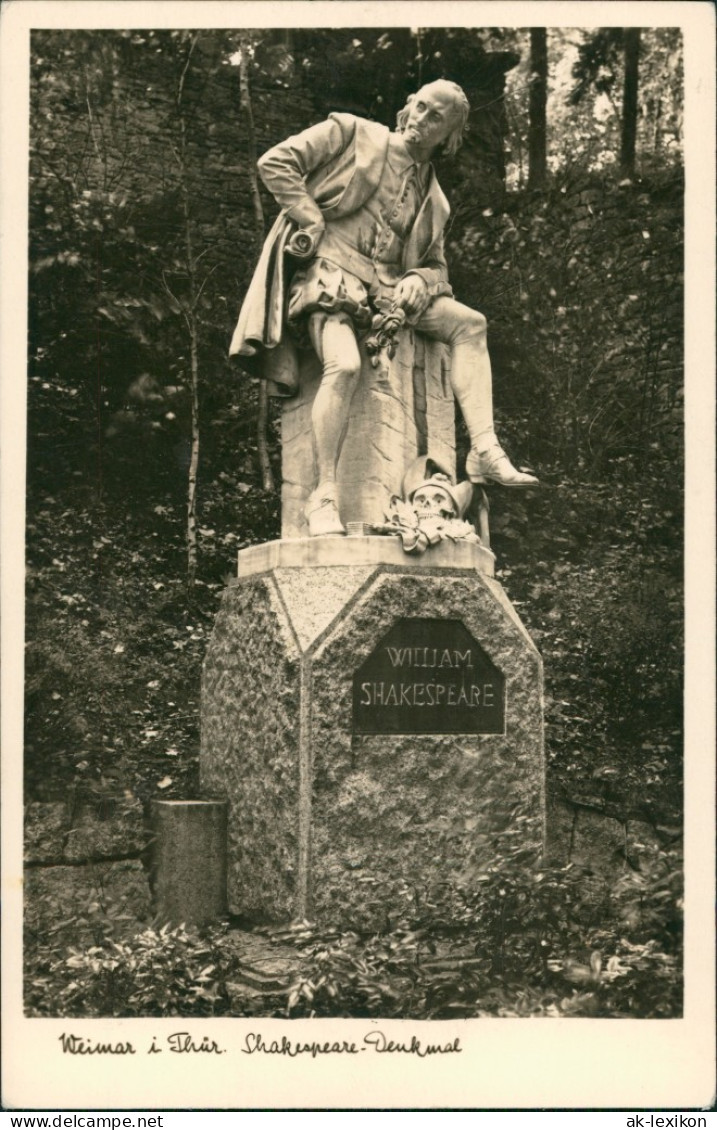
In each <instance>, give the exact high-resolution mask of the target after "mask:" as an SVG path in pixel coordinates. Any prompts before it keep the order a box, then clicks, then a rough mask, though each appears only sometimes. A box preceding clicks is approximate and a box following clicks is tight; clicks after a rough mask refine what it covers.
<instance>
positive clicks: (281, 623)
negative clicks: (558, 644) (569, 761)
mask: <svg viewBox="0 0 717 1130" xmlns="http://www.w3.org/2000/svg"><path fill="white" fill-rule="evenodd" d="M397 546H398V543H397V542H396V541H395V540H394V539H392V538H355V539H354V538H343V539H336V538H334V539H314V540H313V541H312V542H310V543H302V542H288V543H287V542H278V543H272V544H271V545H269V546H264V547H259V549H258V550H250V551H246V553H245V554H240V576H239V579H238V580H237V581H236V582H234V583H232V584H231V585H230V586H229V587H228V588H227V590H226V591H225V593H224V598H223V602H222V606H221V609H220V612H219V614H218V616H217V620H216V624H215V628H214V633H213V636H212V639H211V642H210V645H209V649H208V653H207V657H206V660H205V665H204V674H203V688H202V747H201V762H200V766H201V786H202V792H203V793H204V795H207V796H212V797H224V798H226V799H227V800H228V802H229V827H228V900H229V908H230V910H231V911H232V912H233V913H235V914H242V915H247V916H249V917H252V918H254V919H256V920H264V921H266V920H270V921H287V920H291V919H295V918H305V917H308V918H311V919H312V920H314V921H318V922H321V923H322V924H325V925H340V926H343V927H355V928H360V929H379V928H381V927H383V926H385V925H386V924H387V923H390V922H391V921H395V920H396V919H397V918H399V917H400V916H402V915H404V914H406V913H408V914H410V913H411V912H412V910H415V908H416V907H417V906H420V904H421V902H422V900H423V899H425V898H426V897H430V893H431V891H434V890H436V889H437V888H438V887H440V886H443V885H444V884H446V883H449V884H451V883H452V884H455V885H468V886H470V885H471V884H472V883H473V882H476V881H478V880H477V877H478V876H479V875H480V874H481V873H482V872H484V871H485V870H486V869H488V868H493V867H499V866H500V864H501V860H502V859H503V858H505V856H506V854H507V853H510V855H511V856H513V857H514V853H515V851H516V849H517V848H524V849H526V852H527V855H526V858H529V857H530V855H531V854H535V856H537V855H538V854H539V853H540V851H541V849H542V844H543V824H544V765H543V723H542V666H541V660H540V656H539V655H538V652H537V651H536V649H535V647H534V645H533V644H532V642H531V640H530V638H529V636H528V634H527V632H526V631H525V629H524V627H523V626H522V624H521V622H520V620H519V618H518V616H517V614H516V612H515V610H514V608H513V607H512V605H511V604H510V602H509V601H508V599H507V597H506V595H505V593H504V592H503V590H502V588H501V586H500V585H499V584H498V583H497V582H496V581H495V580H494V579H493V576H492V555H491V554H490V553H489V551H487V550H485V549H483V548H482V547H480V546H475V547H474V546H468V545H462V546H461V545H452V544H448V543H443V544H442V545H440V546H438V547H436V549H435V550H432V551H429V553H428V554H426V556H425V557H424V558H421V559H420V563H418V564H416V563H413V561H410V560H409V559H406V558H405V557H404V558H402V557H401V556H400V554H399V555H398V556H396V553H397ZM242 559H243V560H242ZM402 640H403V643H404V644H406V646H400V645H401V641H402ZM450 641H453V644H451V645H450V646H444V645H447V643H450ZM391 645H393V646H391ZM381 665H383V667H382V666H381ZM393 666H398V667H400V671H397V672H395V673H392V672H391V668H392V667H393ZM384 668H385V669H386V670H384ZM382 671H383V673H382ZM386 671H387V672H388V673H386ZM439 686H443V688H444V689H443V691H442V692H441V691H439V690H438V689H437V688H438V687H439ZM391 687H394V690H393V691H391V689H390V688H391ZM430 687H432V689H427V688H430ZM404 688H407V689H404ZM416 688H422V689H420V690H419V689H416ZM397 696H398V697H397ZM436 699H438V700H439V703H440V705H441V706H442V710H440V711H439V710H436V709H434V706H435V705H436ZM451 702H452V704H453V706H451ZM391 704H393V705H392V706H391V709H388V706H389V705H391ZM384 706H386V709H384ZM394 706H395V707H396V708H395V709H394ZM453 707H455V710H454V709H453ZM376 726H377V727H378V729H379V732H366V731H367V728H368V729H369V730H370V729H371V728H372V727H376ZM416 726H417V727H418V728H419V731H423V732H411V733H408V732H405V731H406V730H407V729H408V728H409V727H414V728H415V727H416ZM436 726H437V727H438V728H439V729H438V732H425V731H427V730H430V729H431V727H434V728H435V727H436ZM387 728H388V730H389V731H391V732H388V731H387ZM488 730H490V732H487V731H488ZM401 731H404V732H401ZM447 731H450V732H447ZM481 731H483V732H481Z"/></svg>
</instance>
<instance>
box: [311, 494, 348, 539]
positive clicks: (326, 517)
mask: <svg viewBox="0 0 717 1130" xmlns="http://www.w3.org/2000/svg"><path fill="white" fill-rule="evenodd" d="M304 514H305V515H306V520H307V521H308V523H309V537H311V538H321V537H324V538H326V537H339V536H341V535H342V534H345V533H346V527H345V526H344V524H343V522H342V521H341V519H340V518H339V512H338V509H337V506H336V499H335V498H334V497H333V494H329V493H325V492H322V491H321V490H315V491H314V492H313V494H310V495H309V498H308V501H307V503H306V508H305V510H304Z"/></svg>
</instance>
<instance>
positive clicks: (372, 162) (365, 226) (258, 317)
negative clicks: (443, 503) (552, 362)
mask: <svg viewBox="0 0 717 1130" xmlns="http://www.w3.org/2000/svg"><path fill="white" fill-rule="evenodd" d="M468 111H469V106H468V101H467V99H466V96H465V94H464V93H463V91H462V90H461V89H460V87H459V86H457V85H456V84H455V83H452V82H448V81H444V80H439V81H437V82H432V83H429V84H428V85H427V86H424V87H422V88H421V89H420V90H419V91H418V93H417V94H414V95H412V96H411V97H410V98H409V99H408V101H407V103H406V106H405V107H404V109H403V110H402V111H401V112H400V113H399V115H398V119H397V128H396V130H395V131H394V132H391V131H390V130H389V129H388V128H387V127H386V126H383V125H380V124H379V123H377V122H371V121H366V120H364V119H363V118H358V117H354V116H353V115H351V114H342V113H336V114H331V115H330V116H329V118H328V120H327V121H325V122H322V123H320V124H319V125H315V126H312V127H310V128H309V129H307V130H304V131H303V132H302V133H300V134H297V135H296V136H294V137H290V138H288V139H287V140H286V141H285V142H283V143H281V144H279V145H276V146H274V148H272V149H270V150H269V151H268V152H267V153H266V154H264V156H263V157H262V158H261V159H260V161H259V172H260V175H261V177H262V180H263V182H264V184H265V185H266V187H267V189H268V190H269V191H270V192H271V194H272V195H273V196H274V198H275V199H276V200H277V202H278V203H279V204H280V205H281V209H282V211H281V214H280V216H279V218H278V219H277V221H276V223H275V225H274V227H273V229H272V231H271V232H270V234H269V236H268V238H267V240H266V243H265V245H264V249H263V252H262V255H261V258H260V260H259V264H258V266H257V269H256V271H255V274H254V277H253V279H252V282H251V285H250V287H249V290H248V292H247V295H246V298H245V301H244V304H243V306H242V310H241V313H240V316H239V322H238V325H237V328H236V331H235V334H234V338H233V341H232V345H231V349H230V353H231V354H233V355H238V356H239V357H240V358H251V357H257V358H259V359H260V360H261V362H262V365H263V373H264V375H265V376H266V377H267V379H269V380H270V382H271V383H272V386H273V389H272V391H274V392H275V393H276V394H277V395H284V396H291V395H293V394H295V393H296V391H297V382H298V367H297V365H296V361H295V358H296V352H295V348H296V344H297V343H298V344H300V345H301V344H303V345H304V346H305V347H308V348H311V349H313V350H314V351H315V353H316V355H317V357H318V359H319V362H320V364H321V382H320V385H319V388H318V391H317V393H316V396H315V399H314V402H313V406H312V409H311V425H312V432H313V441H314V451H315V462H316V469H317V477H316V482H315V483H314V484H313V487H314V489H313V490H312V493H311V494H310V496H309V498H308V502H307V504H306V511H305V513H306V518H307V521H308V530H309V534H310V536H312V537H315V536H322V535H323V536H326V535H340V534H344V533H345V532H346V530H345V527H344V524H343V522H342V519H341V515H340V514H339V510H338V506H337V493H336V476H337V464H338V461H339V456H340V454H341V448H342V444H343V441H344V437H345V435H346V429H347V425H348V420H349V413H350V408H351V401H352V398H353V395H354V392H355V391H356V388H357V384H358V382H359V379H360V374H361V357H360V352H359V342H360V341H362V340H364V339H366V337H367V336H368V335H369V334H370V333H371V331H372V329H373V330H374V335H375V331H376V329H377V322H378V324H379V327H380V325H381V324H383V323H382V319H383V320H384V322H385V324H386V325H387V327H388V329H387V331H386V337H387V339H390V332H391V328H392V326H400V325H401V324H403V323H406V324H408V325H409V326H412V327H413V328H414V329H415V330H416V331H417V332H418V333H419V334H421V335H425V336H426V337H428V338H433V339H435V340H437V341H439V342H443V343H445V345H446V346H447V347H448V351H449V356H450V383H451V387H452V391H453V394H454V396H455V398H456V399H457V400H458V403H459V405H460V408H461V411H462V414H463V418H464V420H465V424H466V427H467V430H468V433H469V436H470V442H471V449H470V452H469V454H468V456H467V459H466V468H465V470H466V478H467V479H468V480H470V481H471V482H473V483H496V484H499V485H500V486H504V487H530V486H535V485H536V484H537V479H536V478H535V477H534V476H533V475H531V474H527V473H525V472H524V471H521V470H518V469H516V468H515V467H514V466H513V464H512V463H511V462H510V460H509V458H508V456H507V455H506V454H505V452H504V451H503V449H502V447H501V446H500V444H499V442H498V439H497V437H496V434H495V431H494V427H493V399H492V378H491V366H490V359H489V356H488V349H487V341H486V319H485V318H484V316H483V315H482V314H480V313H478V311H476V310H472V309H470V308H469V307H468V306H464V305H462V304H461V303H459V302H457V301H456V300H455V299H454V298H453V291H452V289H451V286H450V284H449V282H448V270H447V266H446V260H445V256H444V249H443V236H444V230H445V227H446V222H447V220H448V215H449V207H448V203H447V201H446V198H445V196H444V195H443V192H442V191H441V189H440V187H439V185H438V181H437V179H436V174H435V172H434V169H433V167H432V165H431V163H430V162H431V159H432V157H434V156H435V155H437V154H438V153H441V152H442V153H445V154H446V155H451V154H453V153H455V152H456V150H457V149H458V148H459V146H460V144H461V141H462V138H463V134H464V132H465V130H466V126H467V119H468ZM287 252H288V254H287ZM291 266H293V267H294V271H293V274H291V273H290V267H291ZM375 340H376V335H375V336H374V341H375ZM378 340H379V342H380V341H381V334H380V333H379V334H378Z"/></svg>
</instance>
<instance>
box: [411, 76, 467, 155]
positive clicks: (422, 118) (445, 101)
mask: <svg viewBox="0 0 717 1130" xmlns="http://www.w3.org/2000/svg"><path fill="white" fill-rule="evenodd" d="M469 110H470V106H469V105H468V99H467V98H466V96H465V94H464V93H463V91H462V90H461V88H460V86H458V84H457V83H455V82H449V80H448V79H443V78H441V79H437V80H436V81H435V82H429V83H427V84H426V86H422V87H421V89H420V90H417V91H416V93H415V94H411V95H409V97H408V100H407V102H406V105H405V106H404V107H403V109H402V110H401V111H400V113H399V115H398V117H397V119H396V124H397V126H398V130H399V133H402V134H404V136H405V138H406V140H407V141H409V140H410V141H412V142H413V143H414V144H416V145H418V144H420V145H423V146H428V147H430V148H431V149H433V150H436V149H438V150H439V151H440V152H441V153H442V154H443V155H445V156H447V157H451V156H452V155H453V154H454V153H455V152H456V150H457V149H459V148H460V146H461V143H462V141H463V135H464V134H465V132H466V129H467V127H468V113H469Z"/></svg>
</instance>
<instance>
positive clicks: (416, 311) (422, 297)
mask: <svg viewBox="0 0 717 1130" xmlns="http://www.w3.org/2000/svg"><path fill="white" fill-rule="evenodd" d="M430 300H431V299H430V295H429V293H428V285H427V283H426V282H425V280H424V279H422V278H421V276H420V275H406V276H405V277H404V278H402V279H401V281H400V282H399V284H398V286H397V287H396V289H395V291H394V293H393V301H394V305H396V306H399V307H400V308H401V309H402V310H405V311H406V313H407V314H408V316H409V317H410V318H420V316H421V314H423V312H424V311H425V309H426V307H427V306H428V303H429V302H430Z"/></svg>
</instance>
